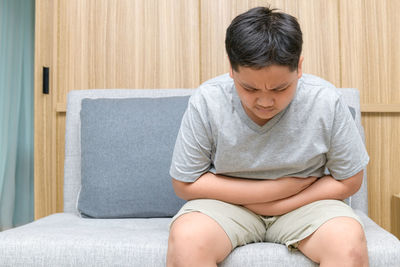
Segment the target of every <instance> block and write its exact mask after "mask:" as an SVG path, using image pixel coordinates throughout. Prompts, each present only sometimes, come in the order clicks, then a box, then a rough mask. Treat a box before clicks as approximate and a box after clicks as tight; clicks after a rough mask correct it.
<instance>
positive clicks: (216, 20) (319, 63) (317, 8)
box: [200, 0, 340, 86]
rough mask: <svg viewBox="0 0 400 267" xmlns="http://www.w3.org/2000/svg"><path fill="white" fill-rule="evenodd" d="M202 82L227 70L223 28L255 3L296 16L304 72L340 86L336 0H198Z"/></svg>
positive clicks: (227, 62)
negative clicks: (301, 41)
mask: <svg viewBox="0 0 400 267" xmlns="http://www.w3.org/2000/svg"><path fill="white" fill-rule="evenodd" d="M200 3H201V38H200V39H201V81H202V82H204V81H205V80H207V79H210V78H212V77H215V76H216V75H219V74H222V73H226V72H228V70H229V61H228V58H227V55H226V52H225V31H226V28H227V27H228V26H229V24H230V22H231V21H232V19H233V18H234V17H236V16H237V15H238V14H240V13H243V12H245V11H246V10H248V9H249V8H252V7H256V6H269V4H270V6H271V7H272V8H279V9H281V10H282V11H284V12H287V13H289V14H291V15H293V16H295V17H297V18H298V20H299V23H300V26H301V28H302V31H303V42H304V45H303V55H304V58H305V61H304V72H306V73H312V74H315V75H318V76H320V77H323V78H325V79H327V80H328V81H330V82H332V83H334V84H336V85H338V86H339V85H340V58H339V55H340V52H339V23H338V4H337V1H336V0H329V1H318V0H312V1H310V0H286V1H281V0H275V1H261V0H249V1H242V0H235V1H231V0H221V1H213V0H201V1H200Z"/></svg>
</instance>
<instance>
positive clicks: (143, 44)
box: [35, 0, 200, 219]
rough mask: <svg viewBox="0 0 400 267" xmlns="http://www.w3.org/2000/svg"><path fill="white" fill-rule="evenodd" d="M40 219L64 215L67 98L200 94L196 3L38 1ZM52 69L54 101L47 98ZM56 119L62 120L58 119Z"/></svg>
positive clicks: (37, 172)
mask: <svg viewBox="0 0 400 267" xmlns="http://www.w3.org/2000/svg"><path fill="white" fill-rule="evenodd" d="M36 24H37V25H36V43H35V45H36V49H35V50H36V53H37V54H36V55H35V59H36V60H35V112H36V114H35V138H36V139H35V151H36V152H35V153H36V154H35V218H36V219H38V218H41V217H43V216H46V215H48V214H51V213H54V212H60V211H62V210H63V171H64V144H65V141H64V135H65V113H64V112H65V106H66V99H67V94H68V92H69V91H71V90H76V89H97V88H194V87H197V86H198V85H199V81H200V70H199V67H200V50H199V47H200V44H199V36H200V34H199V28H200V26H199V2H198V0H179V1H175V0H163V1H157V0H146V1H130V0H119V1H109V0H85V1H80V0H69V1H64V0H60V1H50V0H36ZM44 65H46V66H49V67H50V80H51V86H50V95H43V94H42V93H41V74H42V67H43V66H44ZM57 111H58V112H57Z"/></svg>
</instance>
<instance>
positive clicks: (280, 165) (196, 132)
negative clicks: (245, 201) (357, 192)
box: [170, 74, 369, 182]
mask: <svg viewBox="0 0 400 267" xmlns="http://www.w3.org/2000/svg"><path fill="white" fill-rule="evenodd" d="M368 161H369V157H368V154H367V152H366V149H365V146H364V144H363V141H362V139H361V137H360V134H359V132H358V130H357V126H356V124H355V122H354V120H353V118H352V115H351V113H350V111H349V108H348V107H347V106H346V104H344V101H343V99H342V97H341V94H340V92H338V90H337V89H336V88H335V87H334V86H333V85H332V84H330V83H328V82H327V81H325V80H323V79H321V78H318V77H316V76H313V75H307V74H303V76H302V78H301V79H300V80H299V82H298V85H297V90H296V94H295V97H294V98H293V100H292V102H291V103H290V104H289V106H288V107H287V108H286V109H284V110H283V111H281V112H280V113H278V114H277V115H275V116H274V117H273V118H272V119H271V120H269V121H268V122H267V123H266V124H265V125H263V126H259V125H258V124H256V123H255V122H253V121H252V120H251V119H250V118H249V117H248V116H247V114H246V112H245V110H244V109H243V106H242V104H241V102H240V98H239V96H238V95H237V92H236V88H235V85H234V83H233V80H232V79H231V78H230V77H229V75H227V74H225V75H221V76H218V77H216V78H214V79H212V80H209V81H207V82H205V83H203V84H202V85H201V86H200V87H199V88H198V89H197V90H196V92H195V93H194V94H193V95H192V96H191V98H190V100H189V104H188V108H187V110H186V112H185V114H184V116H183V119H182V124H181V128H180V130H179V134H178V137H177V140H176V144H175V149H174V153H173V157H172V164H171V168H170V175H171V176H172V177H173V178H174V179H177V180H180V181H183V182H194V181H196V179H198V178H199V177H200V176H201V175H202V174H204V173H205V172H212V173H215V174H222V175H227V176H231V177H238V178H250V179H277V178H281V177H309V176H317V177H321V176H323V175H325V174H326V170H329V173H330V174H331V175H332V176H333V177H334V178H335V179H337V180H342V179H346V178H349V177H351V176H353V175H355V174H356V173H358V172H359V171H361V170H362V169H363V168H364V167H365V166H366V165H367V163H368Z"/></svg>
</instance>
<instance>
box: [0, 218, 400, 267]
mask: <svg viewBox="0 0 400 267" xmlns="http://www.w3.org/2000/svg"><path fill="white" fill-rule="evenodd" d="M356 213H357V214H358V215H359V216H360V217H361V219H362V221H363V223H364V225H365V227H366V236H367V242H368V250H369V257H370V266H398V263H399V262H400V242H399V241H398V239H397V238H396V237H394V236H393V235H391V234H390V233H388V232H386V231H385V230H383V229H382V228H379V227H378V226H377V225H376V224H375V223H374V222H373V221H371V219H369V218H368V217H367V216H365V215H364V214H363V213H361V212H359V211H356ZM169 222H170V219H169V218H155V219H86V218H80V217H78V216H76V215H74V214H70V213H58V214H53V215H51V216H48V217H45V218H42V219H40V220H37V221H35V222H33V223H30V224H27V225H25V226H21V227H18V228H15V229H11V230H7V231H4V232H2V233H0V266H140V267H146V266H149V267H156V266H165V263H166V252H167V245H168V226H169ZM266 263H268V266H279V267H281V266H316V265H315V264H313V263H312V262H311V261H310V260H308V259H307V258H306V257H304V256H303V255H302V254H301V253H300V252H297V253H291V252H289V251H288V250H287V249H286V247H285V246H283V245H279V244H273V243H257V244H250V245H247V246H244V247H239V248H237V249H235V250H234V251H233V252H232V253H231V254H230V255H229V256H228V258H227V259H226V260H225V261H224V262H223V263H221V264H220V266H238V267H239V266H240V267H243V266H254V267H256V266H265V264H266ZM396 264H397V265H396Z"/></svg>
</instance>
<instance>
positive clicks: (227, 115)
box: [167, 7, 369, 267]
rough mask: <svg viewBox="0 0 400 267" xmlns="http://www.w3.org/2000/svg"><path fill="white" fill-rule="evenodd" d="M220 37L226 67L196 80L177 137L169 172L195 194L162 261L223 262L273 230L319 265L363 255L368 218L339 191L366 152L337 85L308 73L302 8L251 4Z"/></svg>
mask: <svg viewBox="0 0 400 267" xmlns="http://www.w3.org/2000/svg"><path fill="white" fill-rule="evenodd" d="M225 45H226V51H227V54H228V57H229V61H230V75H229V76H230V77H228V76H227V75H225V76H220V77H217V78H215V79H213V80H210V81H208V82H206V83H204V84H202V85H201V86H200V87H199V89H198V90H196V93H195V94H194V95H193V96H192V97H191V99H190V101H189V104H188V108H187V110H186V113H185V115H184V117H183V119H182V124H181V129H180V131H179V134H178V137H177V141H176V145H175V150H174V154H173V159H172V164H171V170H170V174H171V176H172V177H173V179H172V182H173V186H174V189H175V192H176V194H177V195H178V196H179V197H181V198H183V199H186V200H188V202H187V203H186V204H185V205H184V206H183V207H182V208H181V210H180V211H179V212H178V214H177V215H176V216H175V217H174V218H173V219H172V223H171V228H170V237H169V241H168V242H169V243H168V255H167V265H168V266H191V267H192V266H216V264H217V263H219V262H221V261H223V260H224V259H225V258H226V257H227V256H228V255H229V253H230V252H231V251H232V250H233V249H234V248H235V247H237V246H242V245H245V244H248V243H252V242H275V243H281V244H285V245H286V246H287V247H288V248H290V249H299V250H300V251H301V252H302V253H303V254H304V255H305V256H307V257H308V258H310V259H311V260H313V261H314V262H317V263H319V264H320V265H321V266H368V254H367V246H366V239H365V235H364V231H363V228H362V224H361V221H360V219H359V218H358V217H357V215H356V214H355V213H354V212H353V210H352V209H351V208H350V207H349V206H347V205H346V204H345V203H344V202H343V201H342V200H344V199H345V198H347V197H349V196H351V195H353V194H354V193H355V192H357V190H358V189H359V188H360V186H361V183H362V178H363V171H362V170H363V168H364V167H365V166H366V165H367V163H368V161H369V158H368V155H367V152H366V150H365V147H364V145H363V142H362V140H361V137H360V135H359V133H358V130H357V128H356V125H355V123H354V121H353V118H352V116H351V113H350V111H349V109H348V107H347V106H346V105H345V104H344V103H343V100H342V98H341V96H340V94H339V93H338V92H337V91H336V90H335V88H334V87H333V86H332V85H331V84H329V83H328V82H326V81H324V80H322V79H320V78H317V77H315V76H312V75H303V74H302V62H303V58H302V57H301V56H300V54H301V49H302V33H301V30H300V26H299V24H298V22H297V20H296V19H295V18H294V17H292V16H290V15H288V14H285V13H279V12H277V11H276V10H271V9H269V8H264V7H258V8H253V9H250V10H249V11H247V12H245V13H243V14H241V15H239V16H237V17H236V18H235V19H234V20H233V21H232V23H231V25H230V26H229V27H228V29H227V33H226V40H225ZM326 169H327V170H329V174H327V173H326V172H325V170H326Z"/></svg>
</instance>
